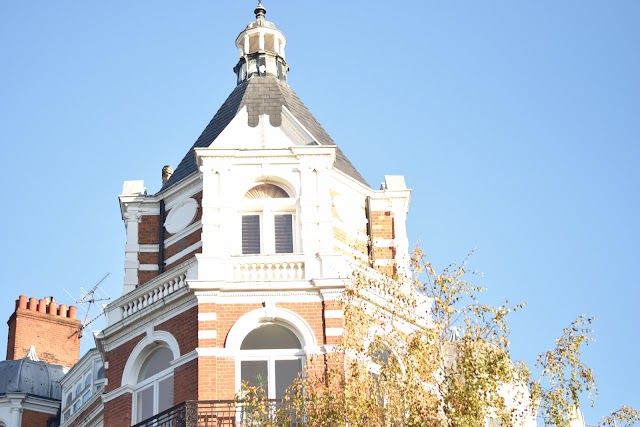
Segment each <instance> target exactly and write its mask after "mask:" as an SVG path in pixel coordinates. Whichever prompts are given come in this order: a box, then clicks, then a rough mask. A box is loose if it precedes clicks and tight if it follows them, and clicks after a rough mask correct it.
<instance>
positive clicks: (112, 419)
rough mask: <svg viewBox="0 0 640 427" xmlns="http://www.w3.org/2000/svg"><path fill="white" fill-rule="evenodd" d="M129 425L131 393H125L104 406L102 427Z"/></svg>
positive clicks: (125, 426)
mask: <svg viewBox="0 0 640 427" xmlns="http://www.w3.org/2000/svg"><path fill="white" fill-rule="evenodd" d="M130 425H131V393H125V394H123V395H122V396H118V397H116V398H115V399H113V400H110V401H109V402H106V403H105V404H104V427H127V426H130Z"/></svg>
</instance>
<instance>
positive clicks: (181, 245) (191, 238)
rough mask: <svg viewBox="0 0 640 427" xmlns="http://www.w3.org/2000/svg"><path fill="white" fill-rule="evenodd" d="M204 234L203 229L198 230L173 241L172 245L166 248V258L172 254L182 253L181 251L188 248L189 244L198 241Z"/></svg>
mask: <svg viewBox="0 0 640 427" xmlns="http://www.w3.org/2000/svg"><path fill="white" fill-rule="evenodd" d="M201 236H202V230H196V231H194V232H193V233H191V234H189V235H187V236H184V237H183V238H182V239H180V240H178V241H177V242H175V243H173V244H172V245H171V246H168V247H166V248H165V250H164V259H165V261H166V260H167V259H169V258H171V257H172V256H174V255H176V254H178V253H180V252H181V251H183V250H185V249H187V248H188V247H189V246H191V245H193V244H196V243H198V242H199V241H200V240H202V239H201Z"/></svg>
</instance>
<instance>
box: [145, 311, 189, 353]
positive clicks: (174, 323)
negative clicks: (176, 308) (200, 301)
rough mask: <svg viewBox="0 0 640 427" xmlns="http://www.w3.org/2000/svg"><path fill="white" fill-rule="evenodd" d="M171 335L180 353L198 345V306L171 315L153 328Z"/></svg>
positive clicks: (187, 351)
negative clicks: (173, 315)
mask: <svg viewBox="0 0 640 427" xmlns="http://www.w3.org/2000/svg"><path fill="white" fill-rule="evenodd" d="M155 330H156V331H165V332H168V333H170V334H171V335H173V337H174V338H175V339H176V341H178V345H179V346H180V354H182V355H184V354H187V353H189V352H191V351H193V350H195V349H196V347H198V307H193V308H191V309H189V310H187V311H185V312H183V313H180V314H178V315H177V316H175V317H172V318H171V319H170V320H167V321H166V322H164V323H161V324H159V325H158V326H156V328H155Z"/></svg>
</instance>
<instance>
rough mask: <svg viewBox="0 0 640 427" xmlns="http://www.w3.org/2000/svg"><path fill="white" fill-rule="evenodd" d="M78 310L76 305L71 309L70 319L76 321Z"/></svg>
mask: <svg viewBox="0 0 640 427" xmlns="http://www.w3.org/2000/svg"><path fill="white" fill-rule="evenodd" d="M76 313H77V309H76V306H75V305H72V306H71V307H69V319H71V320H74V319H75V318H76Z"/></svg>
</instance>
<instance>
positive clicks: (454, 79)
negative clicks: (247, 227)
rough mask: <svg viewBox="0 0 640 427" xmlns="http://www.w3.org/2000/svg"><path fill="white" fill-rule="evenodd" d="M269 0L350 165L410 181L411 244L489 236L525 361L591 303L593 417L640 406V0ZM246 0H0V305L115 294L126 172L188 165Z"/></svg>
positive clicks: (484, 262)
mask: <svg viewBox="0 0 640 427" xmlns="http://www.w3.org/2000/svg"><path fill="white" fill-rule="evenodd" d="M264 4H265V7H266V8H267V10H268V13H267V19H269V20H272V21H274V22H275V23H276V24H277V26H278V27H279V28H280V29H281V30H282V31H283V32H284V34H285V36H286V37H287V40H288V44H287V61H288V63H289V65H290V73H289V84H290V85H291V86H292V88H293V89H294V90H295V91H296V93H297V94H298V95H299V96H300V97H301V99H302V100H303V101H304V102H305V104H306V105H307V107H309V109H310V110H311V112H312V113H313V114H314V115H315V116H316V118H317V119H318V121H319V122H320V123H321V124H322V125H323V126H324V128H325V129H326V130H327V131H328V132H329V134H330V135H331V136H332V137H333V139H334V140H335V141H336V143H337V144H338V145H339V146H340V147H341V148H342V150H343V151H344V152H345V153H346V154H347V156H348V157H349V158H350V160H351V161H352V163H354V165H355V166H356V167H357V168H358V169H359V171H360V172H361V173H362V174H363V176H364V177H365V178H366V179H367V180H368V181H369V183H370V184H371V185H372V186H373V187H374V188H377V187H378V186H379V184H380V182H382V181H383V179H384V175H396V174H399V175H404V176H405V179H406V182H407V184H408V186H409V187H410V188H411V189H412V200H411V207H410V211H409V217H408V220H407V227H408V230H409V235H410V239H411V241H412V243H414V242H417V241H419V242H420V245H421V247H422V248H423V249H425V250H426V251H427V253H428V254H429V257H430V259H431V260H432V261H433V263H434V265H435V266H436V268H438V269H442V268H444V267H446V266H447V265H448V264H449V263H450V262H452V261H454V260H461V259H463V258H464V257H465V256H466V254H467V253H468V252H469V251H471V250H472V249H473V248H477V249H476V252H475V255H474V256H473V257H472V259H471V266H472V267H473V268H474V269H476V270H479V271H482V272H483V273H484V276H483V277H482V278H479V279H477V280H479V284H480V285H483V286H485V287H487V288H489V292H488V293H487V294H486V296H485V298H486V301H487V302H494V303H495V302H500V301H502V300H504V299H508V300H509V301H511V302H514V303H515V302H525V301H526V302H527V303H528V306H527V308H526V309H525V310H524V311H522V312H518V313H516V315H515V316H514V318H513V320H512V323H511V326H512V330H513V332H512V336H511V338H512V356H513V358H514V359H517V360H524V361H525V362H527V363H528V364H529V365H533V364H534V363H535V359H536V355H537V354H539V353H541V352H543V351H545V350H547V349H549V348H551V347H552V346H553V344H554V338H555V337H556V336H558V335H560V333H561V331H562V328H563V327H564V326H566V325H568V324H569V323H570V322H571V321H572V320H574V319H575V318H576V317H578V316H579V315H581V314H583V313H584V314H587V315H589V316H595V317H597V318H598V319H599V320H598V322H597V323H596V324H595V327H594V329H595V331H594V337H595V339H596V341H595V342H594V343H593V344H592V345H590V346H589V347H587V348H586V349H585V351H584V352H583V357H584V360H585V361H586V362H587V363H588V364H589V365H590V366H591V367H592V368H593V369H594V371H595V374H596V380H597V382H598V385H599V391H600V393H599V396H598V398H597V400H596V406H595V407H594V408H589V407H588V405H584V406H583V411H584V412H585V415H586V417H587V422H588V423H592V424H595V423H597V421H598V420H599V419H600V417H601V416H602V415H604V414H607V413H608V412H610V411H612V410H614V409H617V408H618V407H620V406H621V405H623V404H628V405H632V406H635V407H637V408H640V393H638V391H637V385H638V384H639V383H640V368H638V363H637V361H638V360H639V359H640V342H639V340H638V337H639V333H638V321H637V317H636V315H634V314H633V313H634V312H635V310H636V309H637V308H636V307H637V301H638V299H639V297H640V290H639V289H640V286H639V285H640V283H639V282H640V281H639V279H638V277H639V275H638V271H637V270H638V266H639V262H638V254H637V250H638V242H640V225H639V221H638V219H639V218H640V191H639V190H638V185H639V184H640V164H639V163H640V51H639V50H638V46H639V45H640V25H638V22H639V20H640V2H638V1H637V0H617V1H610V2H603V1H595V0H580V1H578V0H565V1H554V0H537V1H528V2H524V1H521V2H514V1H511V0H486V1H469V0H467V1H463V0H458V1H446V2H445V1H432V0H423V1H413V0H396V1H394V2H382V1H377V0H367V1H364V0H350V1H323V2H301V1H293V0H265V3H264ZM254 7H255V2H254V1H253V0H236V1H220V0H215V1H204V0H192V1H189V2H175V1H167V0H155V1H150V0H136V1H123V0H113V1H109V2H95V1H77V0H67V1H64V2H51V1H43V0H23V1H19V2H9V1H6V2H1V3H0V165H1V166H2V170H3V175H4V179H3V184H2V186H1V188H2V194H3V197H4V200H5V202H4V206H3V209H1V210H0V224H2V227H3V230H2V231H3V233H2V235H3V244H2V245H0V268H1V270H2V274H3V277H4V281H5V285H4V286H2V289H3V294H4V297H3V298H2V299H1V300H0V318H1V317H2V316H5V317H4V318H7V319H8V318H9V316H10V314H11V313H12V311H13V309H14V300H15V299H17V297H18V296H19V295H20V294H26V295H28V296H36V297H38V298H41V297H44V296H49V295H52V296H54V297H55V298H56V299H57V300H58V302H59V303H65V304H67V305H70V304H73V303H74V299H79V298H80V296H81V288H85V289H87V288H90V287H91V286H93V285H94V284H95V283H96V282H98V281H99V280H100V279H101V278H102V277H103V276H104V275H105V274H107V273H110V275H109V277H108V278H107V279H106V280H105V281H104V282H103V283H102V288H103V289H104V291H105V292H106V293H107V294H108V295H109V296H111V297H112V298H113V299H115V298H117V297H119V296H120V295H121V292H122V281H123V272H124V241H125V232H124V225H123V223H122V221H121V217H120V211H119V205H118V199H117V195H118V194H120V191H121V189H122V182H123V181H125V180H135V179H143V180H144V181H145V183H146V186H147V188H148V190H149V193H155V192H156V191H157V190H158V189H159V188H160V184H161V168H162V166H163V165H165V164H171V165H173V166H174V167H175V166H177V164H178V162H179V161H180V159H182V157H183V155H184V154H185V153H186V152H187V150H188V149H189V148H190V147H191V145H192V144H193V142H194V141H195V140H196V139H197V137H198V136H199V134H200V133H201V132H202V130H203V129H204V128H205V126H206V124H207V123H208V122H209V120H210V119H211V117H213V114H214V113H215V112H216V111H217V109H218V108H219V107H220V105H221V104H222V102H223V101H224V100H225V99H226V97H227V96H228V94H229V93H230V92H231V91H232V90H233V88H234V87H235V76H234V74H233V72H232V68H233V66H234V65H235V64H236V62H237V51H236V48H235V45H234V40H235V38H236V36H237V35H238V33H239V32H240V31H241V30H243V29H244V27H245V26H246V24H247V23H248V22H249V21H251V20H253V18H254V16H253V14H252V12H253V9H254ZM65 290H66V291H68V292H69V293H70V294H71V295H72V296H73V297H74V298H71V297H70V296H69V295H67V293H66V292H65ZM98 312H99V311H98V310H97V309H96V308H93V309H92V313H91V315H90V317H92V316H93V314H98ZM80 313H81V315H82V313H83V311H82V309H80ZM103 325H104V324H103V322H102V320H101V319H100V320H98V321H96V322H94V323H93V324H91V325H90V326H89V329H100V328H102V327H103ZM0 326H1V327H0V351H2V350H3V349H4V348H5V347H6V335H7V327H6V325H5V324H4V322H1V325H0ZM92 346H93V341H92V338H91V334H85V337H84V338H83V343H82V349H83V351H86V350H88V349H89V348H91V347H92Z"/></svg>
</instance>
